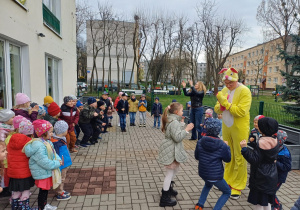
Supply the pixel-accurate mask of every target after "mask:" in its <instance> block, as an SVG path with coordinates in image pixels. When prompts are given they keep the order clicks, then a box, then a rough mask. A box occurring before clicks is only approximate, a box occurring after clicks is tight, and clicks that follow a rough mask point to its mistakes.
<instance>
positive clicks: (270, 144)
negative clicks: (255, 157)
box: [259, 136, 278, 150]
mask: <svg viewBox="0 0 300 210" xmlns="http://www.w3.org/2000/svg"><path fill="white" fill-rule="evenodd" d="M277 144H278V141H277V139H276V138H272V137H269V136H263V137H261V138H260V139H259V147H260V148H261V149H263V150H270V149H273V148H274V147H276V145H277Z"/></svg>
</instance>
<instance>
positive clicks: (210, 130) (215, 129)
mask: <svg viewBox="0 0 300 210" xmlns="http://www.w3.org/2000/svg"><path fill="white" fill-rule="evenodd" d="M205 126H206V131H207V136H218V135H219V134H220V131H221V126H222V124H221V122H220V120H218V119H214V118H208V119H207V121H206V124H205Z"/></svg>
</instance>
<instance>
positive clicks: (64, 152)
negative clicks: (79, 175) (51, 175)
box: [51, 135, 72, 170]
mask: <svg viewBox="0 0 300 210" xmlns="http://www.w3.org/2000/svg"><path fill="white" fill-rule="evenodd" d="M51 142H52V144H53V146H54V149H55V152H56V154H58V156H59V157H60V159H62V160H63V165H61V166H60V167H59V169H60V170H62V169H64V168H67V167H69V166H70V165H72V159H71V155H70V152H69V149H68V147H67V140H66V138H61V137H58V136H55V135H53V137H52V138H51Z"/></svg>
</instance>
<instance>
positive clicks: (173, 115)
mask: <svg viewBox="0 0 300 210" xmlns="http://www.w3.org/2000/svg"><path fill="white" fill-rule="evenodd" d="M167 119H168V124H170V123H171V122H172V121H174V120H177V121H179V122H180V121H181V119H182V117H181V116H179V115H177V114H168V116H167Z"/></svg>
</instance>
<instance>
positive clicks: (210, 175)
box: [158, 102, 291, 210]
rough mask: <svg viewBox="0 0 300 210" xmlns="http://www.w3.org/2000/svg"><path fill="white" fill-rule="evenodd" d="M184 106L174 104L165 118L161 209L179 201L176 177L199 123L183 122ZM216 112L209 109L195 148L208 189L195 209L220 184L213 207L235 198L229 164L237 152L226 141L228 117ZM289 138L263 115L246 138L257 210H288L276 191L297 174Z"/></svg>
mask: <svg viewBox="0 0 300 210" xmlns="http://www.w3.org/2000/svg"><path fill="white" fill-rule="evenodd" d="M182 110H183V106H182V105H181V104H179V103H177V102H173V103H171V104H170V105H169V106H168V107H167V108H166V109H165V111H164V114H163V116H162V131H163V132H164V133H165V139H164V140H163V141H162V142H161V145H160V148H159V156H158V162H159V163H161V164H163V165H164V166H165V168H166V174H165V178H164V183H163V189H162V196H161V199H160V203H159V205H160V206H161V207H165V206H175V205H176V204H177V201H176V200H175V199H173V197H175V196H176V195H177V194H178V192H177V191H176V190H174V189H173V185H174V181H173V179H174V177H175V175H176V173H177V172H178V169H179V166H180V164H181V163H184V162H185V161H186V160H187V156H186V152H185V150H184V147H183V143H182V141H183V139H185V137H186V135H187V134H188V133H189V131H191V130H192V128H193V126H194V125H193V124H192V123H190V124H188V125H185V124H184V123H183V120H182V119H183V118H182V114H183V111H182ZM212 115H213V111H212V110H210V109H207V110H206V112H205V120H204V122H203V124H201V126H202V127H203V132H202V138H201V139H200V140H198V142H197V146H196V149H195V159H196V160H198V161H199V165H198V173H199V176H200V177H201V178H202V179H203V180H204V182H205V185H204V187H203V189H202V191H201V195H200V198H199V201H198V203H197V204H196V206H195V209H200V210H201V209H203V208H204V204H205V201H206V199H207V196H208V194H209V191H210V189H211V188H212V187H213V186H215V187H216V188H217V189H219V190H220V191H222V195H221V197H220V198H219V199H218V201H217V203H216V204H215V206H214V208H213V209H216V210H217V209H218V210H220V209H222V207H223V206H224V205H225V203H226V202H227V200H228V199H229V198H230V195H231V189H230V186H228V184H227V183H226V181H225V180H224V167H223V162H225V163H226V162H230V161H231V151H230V147H229V146H228V143H227V142H226V141H223V140H221V138H220V137H221V136H222V133H221V128H222V116H218V119H214V118H213V117H212ZM286 139H287V134H286V132H285V131H282V130H278V123H277V121H276V120H275V119H273V118H270V117H264V116H262V115H260V116H257V117H255V119H254V128H253V129H252V130H251V134H250V136H249V139H248V140H243V141H242V142H241V143H240V145H241V153H242V155H243V156H244V158H245V159H246V160H247V161H248V162H249V163H250V165H251V167H250V179H249V188H250V193H249V195H248V202H249V203H251V204H253V205H254V206H255V209H268V210H271V208H272V209H274V210H277V209H282V205H281V204H280V202H279V199H278V197H277V196H276V192H277V191H278V190H279V188H280V186H281V185H282V184H283V183H284V182H285V181H286V178H287V174H288V172H289V171H290V170H291V154H290V152H289V150H288V148H287V147H286V146H285V145H284V142H285V141H286Z"/></svg>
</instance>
